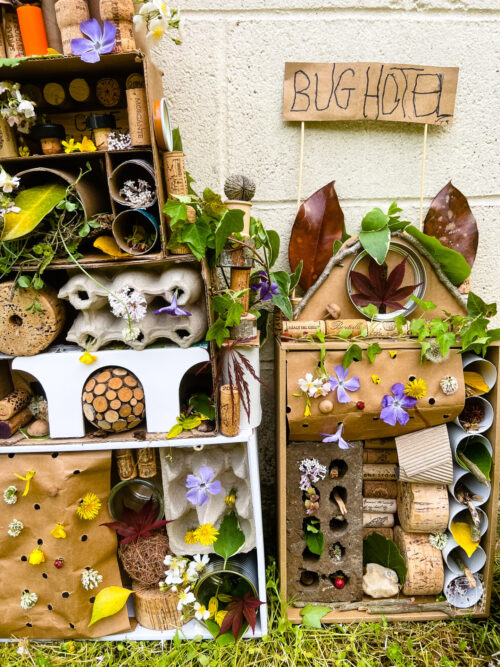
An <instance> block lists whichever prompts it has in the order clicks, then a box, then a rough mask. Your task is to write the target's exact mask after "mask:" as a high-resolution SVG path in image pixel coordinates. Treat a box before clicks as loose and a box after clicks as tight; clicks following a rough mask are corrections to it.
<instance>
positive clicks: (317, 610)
mask: <svg viewBox="0 0 500 667" xmlns="http://www.w3.org/2000/svg"><path fill="white" fill-rule="evenodd" d="M330 611H331V609H330V608H329V607H316V606H313V605H312V604H306V606H305V607H304V608H303V609H301V610H300V615H301V616H302V622H303V623H304V625H305V626H307V627H308V628H321V623H320V621H321V619H322V618H323V616H326V615H327V614H328V613H329V612H330ZM311 664H312V663H311Z"/></svg>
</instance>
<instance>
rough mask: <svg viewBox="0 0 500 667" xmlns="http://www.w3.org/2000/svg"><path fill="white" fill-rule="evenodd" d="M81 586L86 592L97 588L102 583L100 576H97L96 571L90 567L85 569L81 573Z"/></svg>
mask: <svg viewBox="0 0 500 667" xmlns="http://www.w3.org/2000/svg"><path fill="white" fill-rule="evenodd" d="M81 579H82V586H83V587H84V588H85V590H86V591H91V590H92V589H93V588H97V587H98V586H99V584H100V583H102V575H101V574H99V572H98V571H97V570H93V569H92V568H91V567H86V568H85V569H84V570H83V572H82V577H81Z"/></svg>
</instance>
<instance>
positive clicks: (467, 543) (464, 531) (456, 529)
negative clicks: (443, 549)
mask: <svg viewBox="0 0 500 667" xmlns="http://www.w3.org/2000/svg"><path fill="white" fill-rule="evenodd" d="M451 534H452V535H453V539H454V540H455V542H456V543H457V544H459V545H460V546H461V547H462V549H463V550H464V551H465V553H466V554H467V556H468V557H469V558H470V557H471V556H472V554H473V553H474V551H475V550H476V549H477V548H478V546H479V542H473V541H472V538H471V536H470V524H468V523H465V522H463V521H452V522H451Z"/></svg>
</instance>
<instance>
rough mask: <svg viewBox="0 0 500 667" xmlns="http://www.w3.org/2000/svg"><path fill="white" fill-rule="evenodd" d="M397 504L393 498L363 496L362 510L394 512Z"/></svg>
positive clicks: (383, 512) (384, 512)
mask: <svg viewBox="0 0 500 667" xmlns="http://www.w3.org/2000/svg"><path fill="white" fill-rule="evenodd" d="M397 509H398V504H397V502H396V499H395V498H363V511H364V512H380V513H382V514H395V513H396V512H397Z"/></svg>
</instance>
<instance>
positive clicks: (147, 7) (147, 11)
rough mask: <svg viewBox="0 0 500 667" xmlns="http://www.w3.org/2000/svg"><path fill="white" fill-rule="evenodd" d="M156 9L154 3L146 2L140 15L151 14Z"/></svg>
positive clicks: (140, 10)
mask: <svg viewBox="0 0 500 667" xmlns="http://www.w3.org/2000/svg"><path fill="white" fill-rule="evenodd" d="M154 9H155V5H154V2H145V3H144V4H143V5H142V6H141V8H140V9H139V14H144V15H145V14H150V13H151V12H153V11H154Z"/></svg>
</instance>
